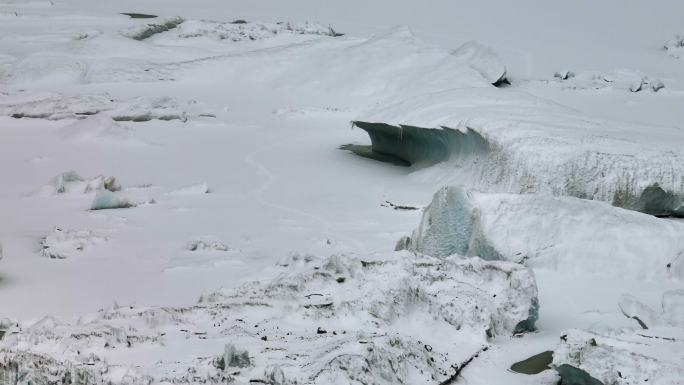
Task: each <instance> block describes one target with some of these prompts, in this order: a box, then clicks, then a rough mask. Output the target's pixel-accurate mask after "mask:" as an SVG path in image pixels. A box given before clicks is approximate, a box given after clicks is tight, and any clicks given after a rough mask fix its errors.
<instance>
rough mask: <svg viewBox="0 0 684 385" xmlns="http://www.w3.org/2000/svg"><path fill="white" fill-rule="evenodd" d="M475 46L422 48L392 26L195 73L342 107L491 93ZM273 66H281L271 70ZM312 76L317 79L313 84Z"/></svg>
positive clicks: (222, 61) (483, 56)
mask: <svg viewBox="0 0 684 385" xmlns="http://www.w3.org/2000/svg"><path fill="white" fill-rule="evenodd" d="M474 47H475V44H473V45H472V46H471V47H470V48H469V49H466V48H468V47H466V48H463V49H461V50H458V51H456V52H453V53H452V52H449V51H446V50H442V49H438V48H434V47H431V46H429V45H427V44H425V43H424V42H423V41H421V40H420V39H418V38H416V36H415V35H414V34H413V33H412V32H411V31H410V30H409V29H408V28H405V27H397V28H393V29H391V30H389V31H385V32H383V33H380V34H377V35H375V36H372V37H370V38H367V39H359V38H347V37H344V38H338V39H318V40H315V41H313V42H307V43H306V44H295V45H292V46H289V47H286V48H283V49H279V50H268V52H266V51H263V50H261V51H254V52H248V53H244V54H240V55H228V56H226V57H219V58H216V59H215V60H213V61H207V62H206V64H205V65H204V66H201V67H198V68H195V69H194V71H197V70H199V69H200V68H201V70H203V71H204V70H208V69H207V67H210V68H211V70H214V66H215V68H216V69H217V70H218V69H219V68H221V71H223V72H226V71H230V72H231V73H234V74H237V75H235V76H237V77H238V78H239V79H240V80H241V81H246V80H249V81H250V84H251V82H252V81H253V82H255V84H266V85H268V86H269V87H275V88H276V89H287V90H292V91H294V92H300V91H301V95H302V98H306V97H307V95H308V97H309V98H310V97H311V95H312V94H313V95H320V96H321V97H319V98H317V99H319V100H317V101H314V100H308V101H307V102H308V103H314V102H316V103H320V102H321V100H320V99H321V98H327V99H325V100H326V101H325V103H326V104H329V105H332V106H339V107H343V108H347V107H355V106H357V105H364V106H366V105H368V104H376V103H377V102H378V101H380V100H396V98H402V99H403V98H406V97H409V96H414V95H421V94H426V93H431V92H437V91H441V90H444V89H449V88H456V87H486V88H494V87H492V85H491V81H490V80H491V79H488V77H491V76H494V77H496V75H491V73H492V72H491V69H489V64H486V63H488V62H489V60H490V59H491V56H492V53H491V51H489V50H488V49H485V48H481V49H479V48H478V49H475V48H474ZM266 54H267V55H268V59H266V58H265V55H266ZM274 62H277V63H282V65H278V66H274V65H273V63H274ZM188 71H190V70H188ZM494 72H496V71H494ZM312 73H315V74H317V76H316V79H315V81H312V79H311V74H312ZM499 75H500V74H499ZM485 76H487V77H485ZM301 100H306V99H301ZM350 101H351V103H353V104H352V105H350V104H349V103H350Z"/></svg>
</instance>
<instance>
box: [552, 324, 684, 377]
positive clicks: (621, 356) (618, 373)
mask: <svg viewBox="0 0 684 385" xmlns="http://www.w3.org/2000/svg"><path fill="white" fill-rule="evenodd" d="M561 340H562V342H561V344H560V346H559V347H558V348H557V349H556V350H555V351H554V353H553V364H552V365H553V367H554V369H556V371H558V373H559V375H560V376H561V378H562V381H561V383H563V384H565V383H568V384H589V385H602V384H606V385H607V384H658V385H678V384H681V380H682V378H684V368H682V366H681V362H682V360H684V329H682V328H674V327H659V328H655V329H649V330H639V331H632V330H628V329H627V330H617V331H612V332H609V333H601V334H599V333H593V332H587V331H580V330H569V331H567V332H565V333H564V334H563V336H562V337H561ZM564 381H565V382H564ZM581 381H585V382H581Z"/></svg>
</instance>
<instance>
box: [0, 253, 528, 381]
mask: <svg viewBox="0 0 684 385" xmlns="http://www.w3.org/2000/svg"><path fill="white" fill-rule="evenodd" d="M287 265H288V267H283V268H282V269H283V271H282V273H281V274H280V275H279V276H278V277H277V278H275V279H273V280H272V281H267V282H264V281H261V282H252V283H247V284H245V285H244V286H242V287H239V288H237V289H232V290H223V291H220V292H216V293H211V294H206V295H204V296H202V298H201V299H200V302H199V303H198V304H196V305H193V306H187V307H182V308H137V307H115V308H113V309H110V310H103V311H101V312H100V313H97V314H94V315H91V316H87V317H82V318H81V319H80V320H79V321H77V322H74V323H69V322H64V321H60V320H57V319H55V318H51V317H46V318H44V319H42V320H39V321H36V322H28V323H21V324H19V327H17V328H13V329H11V330H8V332H7V333H6V334H5V336H4V338H2V340H0V377H1V378H8V377H9V378H17V377H18V378H22V379H23V381H24V383H33V384H41V383H46V382H53V381H58V382H59V381H65V382H68V381H71V382H74V383H111V384H149V383H175V384H188V383H209V384H218V383H225V382H226V381H229V382H230V381H232V382H233V383H236V384H248V383H250V382H251V383H256V382H262V383H270V384H279V385H284V384H290V385H292V384H330V383H339V381H342V382H343V383H349V382H359V383H373V384H386V385H390V384H397V383H428V382H436V383H439V382H442V381H445V380H447V379H448V378H449V377H450V376H452V375H453V374H454V371H455V370H456V368H458V367H459V366H460V364H461V363H462V362H464V361H467V360H468V359H471V358H473V357H475V356H476V355H477V354H479V352H481V351H482V350H483V349H486V347H487V345H488V343H489V340H490V339H491V338H496V336H510V335H511V334H513V333H514V332H517V331H520V330H518V329H519V327H520V326H519V325H520V324H521V323H524V322H529V321H530V320H531V317H530V316H531V315H535V316H536V310H537V300H536V295H537V291H536V290H537V289H536V285H535V281H534V278H533V276H532V275H531V272H530V271H529V270H527V269H526V268H524V267H522V266H520V265H516V264H512V263H507V262H486V261H482V260H480V259H477V258H471V259H461V258H460V257H453V258H445V259H438V258H431V257H424V256H415V255H412V254H410V253H406V252H404V253H401V254H392V255H388V256H384V257H381V256H374V257H370V256H369V257H368V258H359V257H350V256H345V255H337V256H333V257H330V258H327V259H318V258H313V257H307V258H303V257H299V256H294V257H293V258H292V259H291V260H290V261H289V263H287ZM435 332H437V333H435ZM181 346H182V348H180V347H181ZM175 347H179V348H178V349H176V348H175Z"/></svg>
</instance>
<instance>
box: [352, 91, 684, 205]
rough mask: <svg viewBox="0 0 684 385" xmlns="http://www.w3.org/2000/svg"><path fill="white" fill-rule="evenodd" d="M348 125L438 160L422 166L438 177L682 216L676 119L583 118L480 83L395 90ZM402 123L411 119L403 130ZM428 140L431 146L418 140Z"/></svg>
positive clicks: (386, 148)
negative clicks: (397, 94) (403, 94)
mask: <svg viewBox="0 0 684 385" xmlns="http://www.w3.org/2000/svg"><path fill="white" fill-rule="evenodd" d="M355 124H356V125H357V126H359V127H362V128H363V129H364V130H366V131H368V132H369V135H370V137H371V140H372V141H373V144H372V145H373V148H374V149H376V148H377V149H378V151H379V152H381V153H384V154H389V155H394V156H397V157H400V158H401V157H402V156H404V157H409V158H410V159H411V160H414V161H416V162H417V163H420V161H421V158H418V159H417V160H416V159H415V158H416V157H417V156H426V157H427V158H426V159H422V161H423V162H430V163H432V162H434V160H435V159H444V161H443V162H442V163H441V164H440V165H438V166H434V167H432V168H431V170H429V172H428V171H426V172H425V174H426V175H427V176H429V177H430V178H431V179H435V176H438V178H439V180H441V181H442V182H443V183H444V184H447V183H455V184H463V185H466V186H469V187H472V188H475V189H478V190H482V191H491V192H510V193H531V192H542V193H550V194H554V195H570V196H575V197H579V198H586V199H594V200H602V201H608V202H612V203H613V204H615V205H617V206H620V207H624V208H629V209H634V210H639V211H644V212H648V213H652V214H655V215H662V216H668V215H673V216H683V215H684V201H683V200H682V199H683V194H684V149H683V148H682V146H680V145H679V138H680V137H681V132H680V130H679V129H677V128H668V127H646V126H644V125H630V124H627V123H623V122H611V121H605V120H599V119H593V118H589V117H585V116H581V115H578V114H577V112H576V111H572V110H569V109H566V108H564V107H561V106H559V105H557V104H555V103H551V102H548V101H544V100H542V99H538V98H535V97H532V96H530V95H529V94H525V93H522V92H518V91H512V90H508V89H505V90H496V89H493V88H486V87H485V88H483V87H479V88H464V89H455V90H451V91H444V92H438V93H434V94H430V95H423V96H421V97H416V98H408V99H404V100H403V101H400V102H398V103H395V104H390V105H385V106H381V107H377V108H374V109H373V110H372V111H370V112H368V113H366V114H365V115H363V116H362V117H361V118H359V119H357V120H356V121H355ZM405 127H412V128H411V129H410V134H409V135H406V136H404V132H405V131H406V130H405ZM456 130H458V131H460V134H461V135H455V134H454V131H456ZM656 132H657V135H656V134H655V133H656ZM447 137H448V138H451V139H450V140H449V141H446V140H444V139H443V138H447ZM475 137H477V138H482V140H479V142H481V143H482V145H481V146H479V147H480V148H486V149H487V150H488V151H472V149H473V146H472V145H471V144H470V143H469V141H471V140H470V139H469V138H475ZM438 141H442V142H444V143H442V144H439V143H436V142H438ZM428 144H429V145H430V148H436V149H437V150H432V149H430V150H428V149H426V145H428ZM435 144H438V145H435ZM444 152H446V155H445V154H444ZM435 153H437V155H438V156H435ZM452 160H453V161H452ZM435 167H439V168H438V169H436V168H435ZM416 177H417V178H420V177H421V173H420V172H417V173H416Z"/></svg>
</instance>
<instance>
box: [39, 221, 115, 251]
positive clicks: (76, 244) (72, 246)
mask: <svg viewBox="0 0 684 385" xmlns="http://www.w3.org/2000/svg"><path fill="white" fill-rule="evenodd" d="M106 241H107V237H105V236H101V235H98V234H95V233H93V232H92V231H90V230H65V229H62V228H60V227H55V229H54V231H53V232H52V234H50V235H48V236H46V237H44V238H43V239H42V240H41V241H40V246H41V251H40V254H41V255H42V256H44V257H47V258H50V259H67V258H70V257H71V256H73V255H75V254H78V253H81V252H83V251H84V250H85V249H87V248H90V247H93V246H97V245H99V244H102V243H104V242H106Z"/></svg>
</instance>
